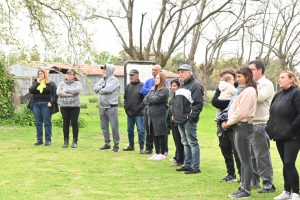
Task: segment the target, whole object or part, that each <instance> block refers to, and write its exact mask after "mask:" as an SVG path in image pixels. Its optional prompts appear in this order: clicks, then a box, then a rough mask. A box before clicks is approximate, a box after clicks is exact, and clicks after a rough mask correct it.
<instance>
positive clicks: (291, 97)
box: [266, 86, 300, 140]
mask: <svg viewBox="0 0 300 200" xmlns="http://www.w3.org/2000/svg"><path fill="white" fill-rule="evenodd" d="M266 132H267V133H268V135H269V137H270V139H273V140H280V139H291V138H296V137H297V138H299V137H300V90H299V89H298V88H296V87H294V86H292V87H290V88H288V89H286V90H281V91H280V92H278V93H277V94H276V95H275V96H274V98H273V100H272V103H271V107H270V118H269V121H268V123H267V126H266Z"/></svg>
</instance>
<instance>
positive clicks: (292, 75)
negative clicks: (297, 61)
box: [280, 70, 300, 88]
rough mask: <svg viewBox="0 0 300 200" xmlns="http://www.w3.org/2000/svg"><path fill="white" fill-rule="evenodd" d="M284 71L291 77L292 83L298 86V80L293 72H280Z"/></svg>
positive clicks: (299, 85)
mask: <svg viewBox="0 0 300 200" xmlns="http://www.w3.org/2000/svg"><path fill="white" fill-rule="evenodd" d="M282 73H285V74H287V76H288V77H289V79H292V84H293V85H294V86H296V87H298V88H300V83H299V80H298V78H297V76H296V74H295V73H294V72H292V71H291V70H283V71H282V72H281V73H280V74H282Z"/></svg>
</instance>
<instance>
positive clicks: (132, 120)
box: [127, 115, 145, 149]
mask: <svg viewBox="0 0 300 200" xmlns="http://www.w3.org/2000/svg"><path fill="white" fill-rule="evenodd" d="M135 124H136V125H137V131H138V136H139V137H138V138H139V145H140V149H143V148H144V142H145V131H144V116H143V115H141V116H134V117H133V116H129V115H127V132H128V140H129V146H131V147H134V125H135Z"/></svg>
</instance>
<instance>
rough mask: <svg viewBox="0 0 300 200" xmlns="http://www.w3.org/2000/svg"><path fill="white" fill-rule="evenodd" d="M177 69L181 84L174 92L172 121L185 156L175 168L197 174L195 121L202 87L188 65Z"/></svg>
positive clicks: (198, 171) (197, 146) (198, 150)
mask: <svg viewBox="0 0 300 200" xmlns="http://www.w3.org/2000/svg"><path fill="white" fill-rule="evenodd" d="M178 71H179V76H180V81H181V82H182V83H183V84H182V85H181V86H180V88H179V89H178V90H177V91H176V93H175V98H174V110H173V121H174V122H175V123H176V124H178V128H179V132H180V135H181V142H182V144H183V146H184V157H185V158H184V165H183V166H182V167H181V168H179V169H176V170H177V171H185V174H197V173H200V147H199V143H198V139H197V123H198V121H199V115H200V112H201V110H202V107H203V88H202V86H201V85H200V84H199V82H198V81H197V80H196V79H195V77H194V76H193V73H192V67H191V66H190V65H187V64H183V65H181V66H180V67H179V68H178ZM175 108H176V109H175Z"/></svg>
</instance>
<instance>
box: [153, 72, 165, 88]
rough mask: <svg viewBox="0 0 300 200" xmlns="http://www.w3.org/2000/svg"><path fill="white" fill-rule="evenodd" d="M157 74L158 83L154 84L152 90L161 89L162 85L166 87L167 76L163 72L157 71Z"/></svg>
mask: <svg viewBox="0 0 300 200" xmlns="http://www.w3.org/2000/svg"><path fill="white" fill-rule="evenodd" d="M157 76H159V80H160V82H159V84H158V85H154V86H153V87H152V90H161V89H163V88H164V87H166V82H167V76H166V74H165V73H164V72H159V73H158V74H157Z"/></svg>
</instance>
